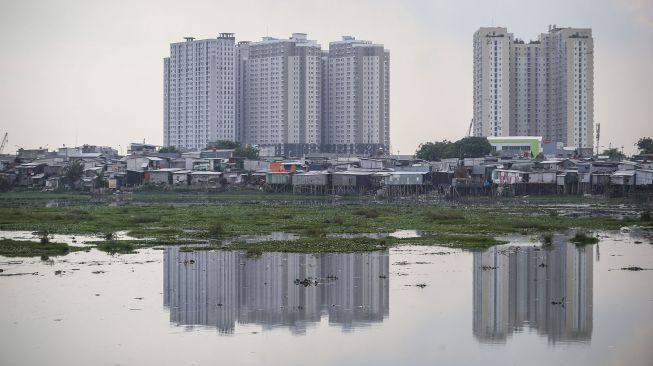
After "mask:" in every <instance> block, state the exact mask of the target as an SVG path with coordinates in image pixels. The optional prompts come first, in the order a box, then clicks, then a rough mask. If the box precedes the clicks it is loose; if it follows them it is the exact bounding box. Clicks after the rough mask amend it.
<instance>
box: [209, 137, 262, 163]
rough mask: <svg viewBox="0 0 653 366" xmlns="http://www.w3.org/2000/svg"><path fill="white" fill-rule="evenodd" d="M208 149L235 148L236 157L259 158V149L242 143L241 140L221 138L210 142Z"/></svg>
mask: <svg viewBox="0 0 653 366" xmlns="http://www.w3.org/2000/svg"><path fill="white" fill-rule="evenodd" d="M206 149H207V150H223V149H226V150H234V157H235V158H246V159H258V149H257V148H255V147H254V146H252V145H245V146H243V145H241V144H240V142H235V141H227V140H220V141H216V142H210V143H209V144H208V145H207V146H206Z"/></svg>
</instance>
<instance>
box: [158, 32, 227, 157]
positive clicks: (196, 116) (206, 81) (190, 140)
mask: <svg viewBox="0 0 653 366" xmlns="http://www.w3.org/2000/svg"><path fill="white" fill-rule="evenodd" d="M235 56H236V48H235V38H234V35H233V33H221V34H220V35H219V36H218V37H217V38H214V39H205V40H195V39H194V38H192V37H186V38H185V41H184V42H178V43H172V44H170V56H169V57H166V58H164V61H163V74H164V75H163V80H164V85H163V145H164V146H178V147H184V148H188V149H203V148H205V147H206V145H207V143H209V142H212V141H216V140H235V139H236V132H237V131H236V123H235V122H236V74H235V70H236V64H235V61H236V59H235Z"/></svg>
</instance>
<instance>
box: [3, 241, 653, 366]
mask: <svg viewBox="0 0 653 366" xmlns="http://www.w3.org/2000/svg"><path fill="white" fill-rule="evenodd" d="M510 241H511V243H510V244H507V245H502V246H497V247H493V248H490V249H489V250H486V251H483V252H466V251H461V250H455V249H450V248H442V247H416V246H403V247H399V248H395V249H391V250H390V251H388V252H375V253H351V254H325V255H311V254H294V253H283V254H281V253H265V254H263V255H262V256H261V257H259V258H246V257H245V256H244V255H243V254H242V253H239V252H195V253H184V252H179V251H178V249H177V248H175V247H168V248H166V249H165V250H163V251H161V250H153V249H147V250H142V251H140V252H139V253H138V254H134V255H121V256H114V257H112V256H109V255H107V254H105V253H102V252H98V251H95V250H93V251H91V252H88V253H86V252H75V253H72V254H70V255H68V256H65V257H58V258H54V261H41V260H39V259H16V258H3V257H0V269H2V270H3V272H2V273H0V275H7V274H15V273H34V272H38V274H37V275H33V274H28V275H21V276H11V277H7V276H2V277H0V299H1V300H0V310H1V311H0V339H1V340H2V342H0V355H2V356H0V359H1V361H2V362H0V363H1V364H3V365H42V364H48V365H89V364H93V365H143V364H161V365H167V364H183V365H200V364H215V363H225V364H238V365H241V364H243V365H259V364H266V365H270V364H272V365H275V364H276V365H305V364H307V363H310V364H315V365H332V364H351V365H395V364H405V365H422V364H423V365H427V364H428V365H430V364H435V363H437V364H446V365H469V364H484V365H507V364H508V365H509V364H529V365H549V364H595V365H625V364H628V365H650V364H651V360H653V348H652V347H651V346H650V345H651V344H653V271H648V270H647V271H638V272H631V271H622V270H620V268H621V267H625V266H630V265H634V266H639V267H643V268H653V245H651V243H653V238H652V237H651V235H650V232H649V231H642V230H625V231H624V232H612V233H602V235H601V242H600V243H599V244H598V245H588V246H585V247H576V246H573V245H569V244H566V243H565V242H564V237H563V236H562V235H557V236H556V237H555V238H554V245H553V247H552V248H551V249H546V250H545V249H543V248H540V247H539V245H537V244H536V243H534V242H533V241H532V240H531V239H530V238H527V237H512V238H510ZM636 242H641V243H640V244H636ZM55 271H62V272H61V273H60V274H55ZM304 279H307V280H310V281H307V282H305V284H306V285H307V286H304V285H303V284H296V283H295V282H296V280H304ZM314 281H317V285H315V282H314ZM417 285H421V286H422V287H420V286H417Z"/></svg>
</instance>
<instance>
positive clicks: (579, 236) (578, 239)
mask: <svg viewBox="0 0 653 366" xmlns="http://www.w3.org/2000/svg"><path fill="white" fill-rule="evenodd" d="M569 241H570V242H572V243H574V244H576V245H587V244H596V243H598V242H599V238H597V237H595V236H589V235H587V234H585V233H580V232H579V233H576V235H574V236H573V237H572V238H571V239H569Z"/></svg>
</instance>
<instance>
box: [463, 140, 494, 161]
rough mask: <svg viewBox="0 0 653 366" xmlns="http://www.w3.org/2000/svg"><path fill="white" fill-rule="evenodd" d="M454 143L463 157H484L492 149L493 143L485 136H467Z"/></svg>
mask: <svg viewBox="0 0 653 366" xmlns="http://www.w3.org/2000/svg"><path fill="white" fill-rule="evenodd" d="M454 144H455V145H456V147H455V150H457V151H458V152H459V154H460V155H459V156H458V157H461V158H482V157H485V156H487V155H489V154H490V152H491V151H492V145H490V142H489V141H488V140H487V139H486V138H485V137H465V138H463V139H461V140H458V141H456V142H455V143H454Z"/></svg>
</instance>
